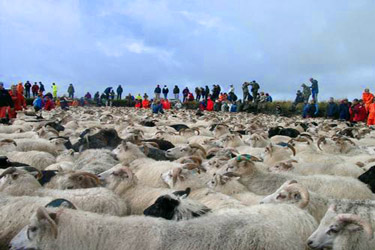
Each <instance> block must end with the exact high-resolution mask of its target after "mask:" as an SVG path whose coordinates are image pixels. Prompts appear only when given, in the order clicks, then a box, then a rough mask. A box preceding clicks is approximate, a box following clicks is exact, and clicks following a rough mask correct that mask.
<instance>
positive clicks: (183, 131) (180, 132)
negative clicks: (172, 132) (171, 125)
mask: <svg viewBox="0 0 375 250" xmlns="http://www.w3.org/2000/svg"><path fill="white" fill-rule="evenodd" d="M185 130H186V128H182V129H180V131H178V134H179V135H181V134H184V133H185Z"/></svg>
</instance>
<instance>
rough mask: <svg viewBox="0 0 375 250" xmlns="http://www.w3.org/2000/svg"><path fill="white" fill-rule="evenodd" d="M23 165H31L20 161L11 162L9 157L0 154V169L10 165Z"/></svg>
mask: <svg viewBox="0 0 375 250" xmlns="http://www.w3.org/2000/svg"><path fill="white" fill-rule="evenodd" d="M23 166H29V165H27V164H25V163H20V162H10V161H9V159H8V157H6V156H0V169H6V168H9V167H23Z"/></svg>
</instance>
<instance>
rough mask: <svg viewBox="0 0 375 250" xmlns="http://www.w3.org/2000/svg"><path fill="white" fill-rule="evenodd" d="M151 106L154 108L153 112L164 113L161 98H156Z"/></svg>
mask: <svg viewBox="0 0 375 250" xmlns="http://www.w3.org/2000/svg"><path fill="white" fill-rule="evenodd" d="M151 108H152V113H154V114H158V113H161V114H164V111H163V105H162V104H161V102H160V101H159V100H156V101H155V102H154V103H153V104H152V107H151Z"/></svg>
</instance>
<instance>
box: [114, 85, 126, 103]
mask: <svg viewBox="0 0 375 250" xmlns="http://www.w3.org/2000/svg"><path fill="white" fill-rule="evenodd" d="M123 91H124V90H123V89H122V86H121V85H118V87H117V89H116V92H117V100H121V95H122V92H123Z"/></svg>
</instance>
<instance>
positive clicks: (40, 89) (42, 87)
mask: <svg viewBox="0 0 375 250" xmlns="http://www.w3.org/2000/svg"><path fill="white" fill-rule="evenodd" d="M45 90H46V89H45V88H44V84H43V83H42V82H39V92H40V93H42V94H43V92H44V91H45Z"/></svg>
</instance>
